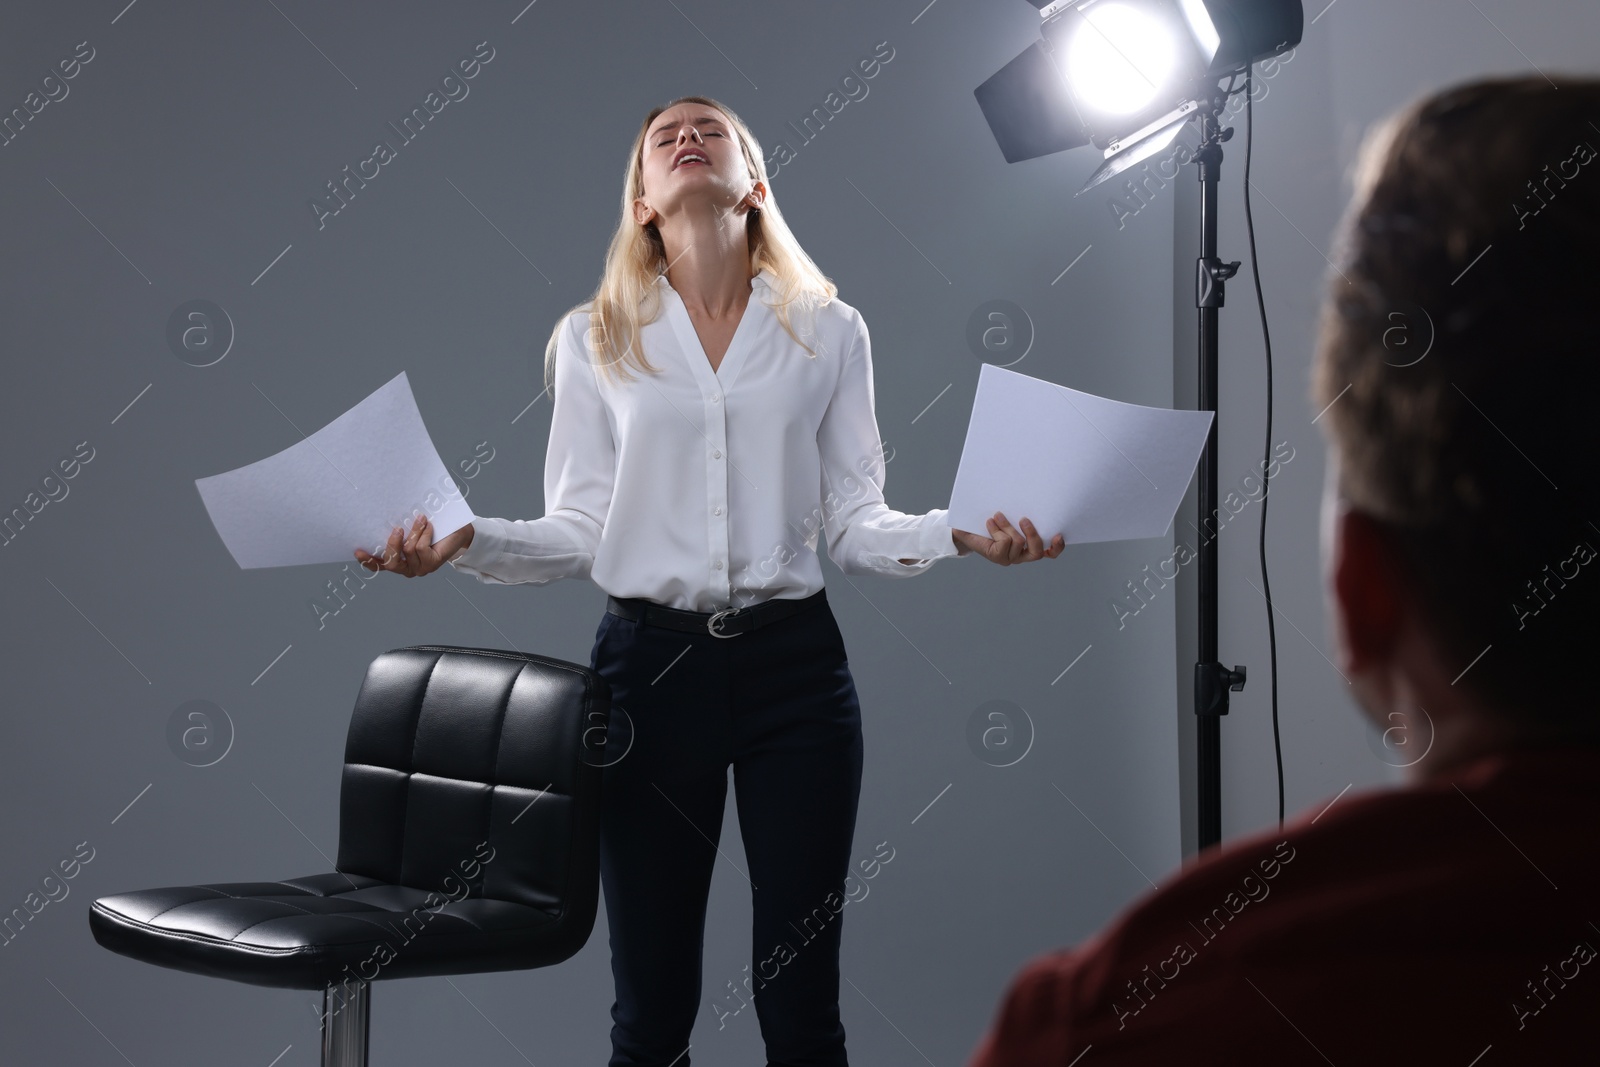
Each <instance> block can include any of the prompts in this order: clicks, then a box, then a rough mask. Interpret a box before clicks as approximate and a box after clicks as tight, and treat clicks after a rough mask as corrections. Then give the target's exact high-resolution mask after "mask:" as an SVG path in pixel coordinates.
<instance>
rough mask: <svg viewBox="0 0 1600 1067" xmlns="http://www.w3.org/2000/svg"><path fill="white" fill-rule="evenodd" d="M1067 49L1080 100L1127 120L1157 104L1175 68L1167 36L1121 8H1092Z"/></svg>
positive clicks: (1132, 11)
mask: <svg viewBox="0 0 1600 1067" xmlns="http://www.w3.org/2000/svg"><path fill="white" fill-rule="evenodd" d="M1081 15H1082V18H1083V22H1084V25H1083V26H1082V27H1080V28H1079V30H1078V32H1077V33H1076V34H1074V35H1073V38H1072V42H1071V44H1069V45H1068V46H1067V67H1066V69H1067V72H1068V75H1067V76H1068V77H1069V78H1071V79H1072V87H1073V89H1074V91H1075V92H1076V94H1077V96H1078V99H1079V100H1081V101H1082V102H1084V103H1085V104H1087V105H1089V106H1090V107H1092V108H1095V109H1096V110H1099V111H1103V112H1106V113H1108V114H1112V115H1126V114H1129V113H1131V112H1135V111H1138V110H1139V109H1141V108H1143V107H1146V106H1148V105H1149V104H1150V102H1151V101H1152V100H1154V99H1155V96H1156V93H1157V92H1158V91H1159V90H1160V88H1161V85H1162V83H1163V82H1165V81H1166V80H1167V78H1168V77H1169V76H1170V75H1171V73H1172V70H1173V67H1174V66H1175V65H1176V51H1177V50H1176V47H1175V43H1174V41H1173V39H1172V32H1171V30H1170V29H1169V28H1168V27H1167V26H1165V25H1163V24H1162V23H1161V22H1160V21H1158V20H1157V19H1153V18H1151V17H1150V16H1149V15H1146V14H1145V13H1144V12H1142V11H1138V10H1136V9H1134V8H1131V7H1128V6H1126V5H1124V4H1115V3H1112V4H1096V5H1094V6H1093V7H1091V8H1089V9H1088V10H1085V11H1083V12H1081Z"/></svg>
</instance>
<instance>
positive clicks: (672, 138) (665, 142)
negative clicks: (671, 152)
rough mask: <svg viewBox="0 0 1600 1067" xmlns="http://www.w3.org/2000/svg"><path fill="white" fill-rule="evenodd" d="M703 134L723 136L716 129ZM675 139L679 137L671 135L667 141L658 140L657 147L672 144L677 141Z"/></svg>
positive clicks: (706, 135)
mask: <svg viewBox="0 0 1600 1067" xmlns="http://www.w3.org/2000/svg"><path fill="white" fill-rule="evenodd" d="M702 136H705V137H721V136H722V134H720V133H718V132H716V131H715V130H712V131H711V132H710V133H707V134H703V135H702ZM675 140H677V138H675V137H669V138H667V139H666V140H665V141H657V142H656V147H657V148H660V147H661V146H662V145H666V144H672V143H673V141H675Z"/></svg>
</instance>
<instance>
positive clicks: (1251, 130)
mask: <svg viewBox="0 0 1600 1067" xmlns="http://www.w3.org/2000/svg"><path fill="white" fill-rule="evenodd" d="M1254 77H1255V64H1253V63H1252V64H1251V65H1250V70H1249V72H1248V73H1247V74H1246V75H1245V79H1244V116H1245V118H1244V221H1245V228H1246V230H1247V231H1248V232H1249V235H1250V273H1251V274H1252V275H1253V276H1254V278H1255V283H1256V308H1257V310H1258V311H1259V312H1260V314H1261V339H1262V341H1263V343H1264V344H1265V345H1266V350H1267V446H1266V451H1265V454H1264V455H1263V457H1262V460H1261V475H1262V490H1263V491H1262V494H1261V535H1260V539H1259V542H1258V549H1259V551H1260V554H1261V590H1262V593H1263V595H1265V597H1266V600H1267V646H1268V648H1269V650H1270V655H1271V660H1272V664H1271V666H1272V670H1271V674H1272V750H1273V753H1274V754H1275V755H1276V757H1277V761H1278V826H1279V827H1280V828H1281V827H1282V826H1283V742H1282V739H1281V738H1280V736H1279V733H1278V630H1277V626H1276V625H1275V624H1274V622H1273V619H1272V585H1271V582H1270V581H1269V580H1268V578H1267V499H1268V498H1269V497H1270V496H1271V495H1272V479H1271V478H1269V477H1267V468H1268V466H1269V465H1270V462H1271V459H1272V334H1271V333H1270V332H1269V331H1268V329H1267V304H1266V300H1265V299H1264V298H1263V297H1262V295H1261V268H1260V265H1259V264H1258V262H1257V261H1256V224H1255V219H1254V218H1253V217H1252V215H1251V213H1250V147H1251V144H1252V143H1253V142H1254V140H1255V108H1254V107H1253V100H1252V89H1253V84H1252V83H1253V80H1254Z"/></svg>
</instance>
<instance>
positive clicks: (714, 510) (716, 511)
mask: <svg viewBox="0 0 1600 1067" xmlns="http://www.w3.org/2000/svg"><path fill="white" fill-rule="evenodd" d="M711 514H713V515H721V514H722V505H721V504H718V505H717V506H716V507H714V508H712V509H711Z"/></svg>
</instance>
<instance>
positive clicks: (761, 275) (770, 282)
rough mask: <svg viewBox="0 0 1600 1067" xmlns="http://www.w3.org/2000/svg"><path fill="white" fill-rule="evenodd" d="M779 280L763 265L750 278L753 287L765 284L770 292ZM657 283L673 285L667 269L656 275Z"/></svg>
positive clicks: (667, 285) (668, 286)
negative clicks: (668, 277)
mask: <svg viewBox="0 0 1600 1067" xmlns="http://www.w3.org/2000/svg"><path fill="white" fill-rule="evenodd" d="M777 280H778V276H777V275H775V274H773V273H772V271H771V269H769V268H767V267H762V268H761V269H760V270H759V271H757V272H756V274H755V277H753V278H751V279H750V285H751V287H752V288H754V287H755V286H757V285H760V286H765V287H766V289H767V290H768V291H769V292H772V291H775V289H774V283H776V282H777ZM656 284H657V285H658V286H665V287H667V288H669V289H670V288H671V287H672V283H671V282H670V281H668V280H667V272H666V271H662V272H661V273H660V274H657V275H656Z"/></svg>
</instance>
